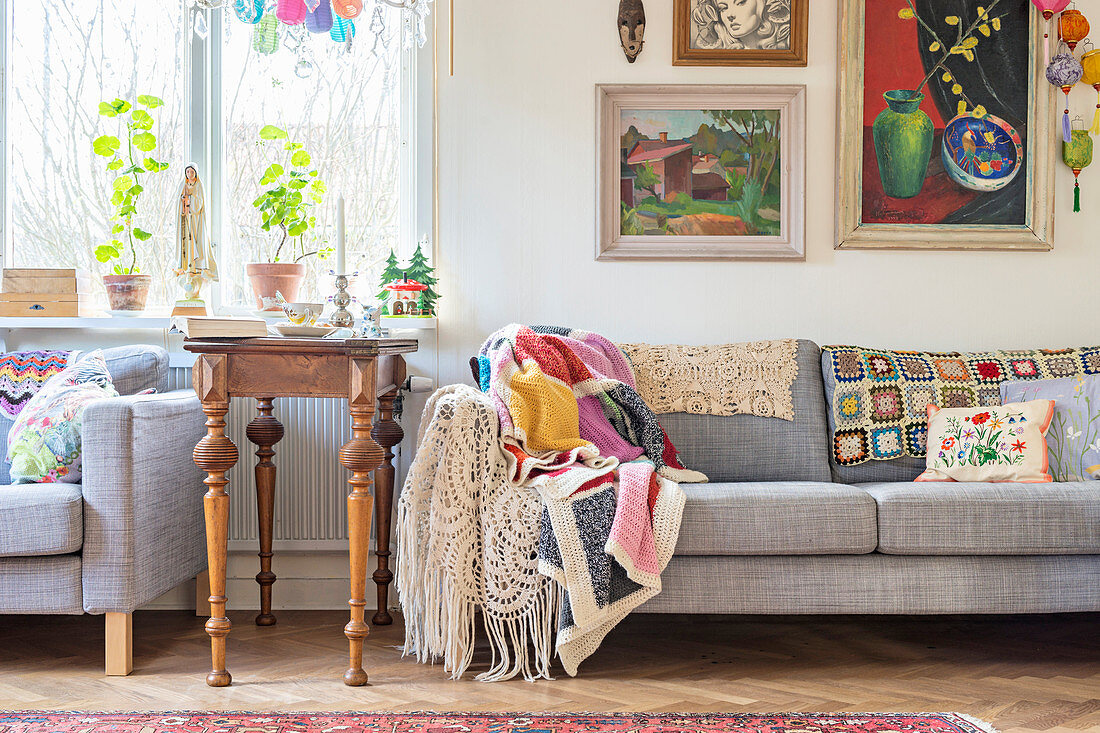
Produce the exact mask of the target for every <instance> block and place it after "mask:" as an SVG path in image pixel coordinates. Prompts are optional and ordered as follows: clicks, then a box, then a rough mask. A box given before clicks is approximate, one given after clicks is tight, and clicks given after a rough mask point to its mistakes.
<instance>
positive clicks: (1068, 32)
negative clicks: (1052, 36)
mask: <svg viewBox="0 0 1100 733" xmlns="http://www.w3.org/2000/svg"><path fill="white" fill-rule="evenodd" d="M1058 33H1059V35H1060V36H1061V37H1062V40H1063V41H1065V42H1066V45H1067V46H1069V50H1070V51H1073V50H1074V49H1075V48H1077V44H1078V43H1080V42H1081V41H1083V40H1085V38H1086V37H1087V36H1088V34H1089V22H1088V20H1086V19H1085V16H1084V15H1082V14H1081V11H1080V10H1076V9H1074V8H1068V9H1066V10H1063V11H1062V14H1061V15H1060V16H1059V17H1058Z"/></svg>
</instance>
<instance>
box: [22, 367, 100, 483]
mask: <svg viewBox="0 0 1100 733" xmlns="http://www.w3.org/2000/svg"><path fill="white" fill-rule="evenodd" d="M117 396H118V392H116V391H115V388H114V386H113V385H112V383H111V375H110V372H108V371H107V363H106V362H105V361H104V360H103V352H102V351H93V352H91V353H90V354H88V355H86V356H84V357H83V358H82V359H80V361H78V362H76V363H75V364H73V365H72V366H70V367H68V368H66V369H65V370H64V371H62V372H61V373H59V374H55V375H54V376H52V377H50V379H49V380H48V381H47V382H46V383H45V384H44V385H42V389H40V390H39V391H38V394H36V395H35V396H34V397H32V398H31V399H30V400H28V401H27V404H26V406H25V407H24V408H23V410H22V412H20V413H19V417H18V418H17V419H16V421H15V424H14V425H12V427H11V431H10V432H9V433H8V460H9V461H11V482H12V483H13V484H33V483H68V484H75V483H80V477H81V471H80V465H81V442H82V440H81V432H82V427H83V422H84V408H85V407H87V405H88V403H90V402H94V401H95V400H101V399H104V398H107V397H117Z"/></svg>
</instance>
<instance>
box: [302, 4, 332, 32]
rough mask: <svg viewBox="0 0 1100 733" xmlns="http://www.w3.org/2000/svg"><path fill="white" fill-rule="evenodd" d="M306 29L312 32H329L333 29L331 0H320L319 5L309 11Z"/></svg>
mask: <svg viewBox="0 0 1100 733" xmlns="http://www.w3.org/2000/svg"><path fill="white" fill-rule="evenodd" d="M306 30H307V31H309V32H310V33H328V32H329V31H331V30H332V5H331V4H329V0H320V2H319V3H318V4H317V7H315V8H313V9H312V10H310V11H309V15H307V16H306Z"/></svg>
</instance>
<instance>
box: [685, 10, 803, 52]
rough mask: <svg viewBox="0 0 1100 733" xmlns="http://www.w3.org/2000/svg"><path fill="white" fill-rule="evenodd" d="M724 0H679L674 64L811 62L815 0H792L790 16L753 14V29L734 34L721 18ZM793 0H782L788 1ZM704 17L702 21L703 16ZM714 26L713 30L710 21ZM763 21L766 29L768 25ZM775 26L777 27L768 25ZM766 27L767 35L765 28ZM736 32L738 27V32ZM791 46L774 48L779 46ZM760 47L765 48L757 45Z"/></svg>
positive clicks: (781, 13)
mask: <svg viewBox="0 0 1100 733" xmlns="http://www.w3.org/2000/svg"><path fill="white" fill-rule="evenodd" d="M720 1H721V0H673V15H672V28H673V31H672V38H673V43H672V47H673V51H672V64H673V65H674V66H806V65H807V63H808V60H809V53H808V46H809V43H808V37H809V15H810V0H789V8H788V9H789V17H787V18H784V17H782V16H783V15H786V14H787V13H783V12H782V9H781V11H780V13H779V16H780V17H778V18H776V17H775V14H774V13H773V16H772V17H771V18H759V17H757V16H753V17H752V22H753V23H754V24H755V25H753V29H752V30H751V31H749V32H748V33H747V34H745V35H743V36H739V37H737V38H734V37H733V36H732V35H731V34H730V33H729V31H728V29H727V27H726V26H724V25H723V23H722V22H721V20H720V19H719V17H718V15H719V10H718V3H719V2H720ZM786 1H787V0H779V2H786ZM700 18H702V19H703V20H702V21H700V20H699V19H700ZM708 24H709V25H710V26H713V30H711V29H709V28H707V25H708ZM762 26H763V28H762ZM768 29H771V30H768ZM761 30H764V31H766V32H764V33H763V34H761V33H760V31H761ZM734 32H735V33H736V32H737V31H734ZM777 37H778V38H780V39H781V40H780V45H786V46H787V48H769V47H768V46H772V45H775V40H776V38H777ZM754 46H760V47H758V48H757V47H754Z"/></svg>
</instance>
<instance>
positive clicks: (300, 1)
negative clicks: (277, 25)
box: [275, 0, 307, 25]
mask: <svg viewBox="0 0 1100 733" xmlns="http://www.w3.org/2000/svg"><path fill="white" fill-rule="evenodd" d="M306 12H307V11H306V4H305V2H304V0H279V4H278V5H277V6H276V8H275V17H276V18H278V19H279V20H280V21H281V22H282V23H284V24H285V25H299V24H301V23H304V22H305V21H306Z"/></svg>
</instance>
